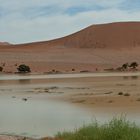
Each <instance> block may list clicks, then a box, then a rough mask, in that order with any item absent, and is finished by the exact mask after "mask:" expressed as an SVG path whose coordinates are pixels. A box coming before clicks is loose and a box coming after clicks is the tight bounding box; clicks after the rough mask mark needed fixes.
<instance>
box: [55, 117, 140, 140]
mask: <svg viewBox="0 0 140 140" xmlns="http://www.w3.org/2000/svg"><path fill="white" fill-rule="evenodd" d="M56 138H59V139H62V140H140V128H139V127H138V126H136V125H135V123H131V122H129V121H127V120H126V119H125V118H122V117H121V118H119V119H116V118H114V119H112V120H111V121H110V122H108V123H106V124H103V125H99V124H98V123H97V122H96V123H91V124H90V125H87V126H83V127H82V128H80V129H78V130H75V132H63V133H58V134H57V135H56Z"/></svg>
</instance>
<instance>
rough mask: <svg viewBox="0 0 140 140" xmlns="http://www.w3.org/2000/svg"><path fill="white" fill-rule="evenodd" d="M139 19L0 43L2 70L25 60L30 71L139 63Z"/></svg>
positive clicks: (101, 67) (9, 69)
mask: <svg viewBox="0 0 140 140" xmlns="http://www.w3.org/2000/svg"><path fill="white" fill-rule="evenodd" d="M139 51H140V22H120V23H110V24H101V25H93V26H90V27H88V28H86V29H84V30H82V31H79V32H77V33H74V34H72V35H69V36H66V37H63V38H59V39H55V40H51V41H42V42H33V43H28V44H19V45H6V46H5V45H0V61H1V62H5V63H6V66H5V71H16V67H15V66H14V64H15V63H17V64H20V63H26V64H28V65H30V66H31V69H32V71H33V72H35V71H36V72H47V71H50V70H51V69H56V70H58V71H70V70H71V69H72V68H75V69H76V70H78V71H80V70H95V69H96V68H98V69H106V68H111V67H118V66H119V65H121V64H122V63H125V62H132V61H137V62H138V63H140V57H139V56H140V52H139Z"/></svg>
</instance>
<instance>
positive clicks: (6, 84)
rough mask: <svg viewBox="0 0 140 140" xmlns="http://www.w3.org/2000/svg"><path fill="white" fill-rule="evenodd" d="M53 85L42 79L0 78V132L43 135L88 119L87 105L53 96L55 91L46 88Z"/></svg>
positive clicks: (68, 127) (62, 129)
mask: <svg viewBox="0 0 140 140" xmlns="http://www.w3.org/2000/svg"><path fill="white" fill-rule="evenodd" d="M60 85H61V84H60ZM53 86H54V85H53V84H49V83H45V81H44V80H43V81H39V80H37V81H34V80H32V81H30V79H28V80H21V79H18V80H14V81H12V79H11V81H9V80H3V79H1V80H0V133H1V134H14V135H24V136H29V137H45V136H53V135H55V134H57V132H58V131H65V130H73V129H75V128H78V127H79V126H82V125H83V124H85V123H89V122H91V119H92V113H91V112H90V111H88V110H87V109H82V108H80V107H76V106H75V105H72V104H69V103H67V102H60V101H57V100H53V99H52V98H51V97H52V96H56V95H54V94H49V93H46V92H45V88H51V87H53ZM57 86H59V85H58V84H57ZM55 94H57V93H55Z"/></svg>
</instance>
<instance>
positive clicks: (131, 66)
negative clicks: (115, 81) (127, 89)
mask: <svg viewBox="0 0 140 140" xmlns="http://www.w3.org/2000/svg"><path fill="white" fill-rule="evenodd" d="M138 66H139V64H138V63H137V62H132V63H130V64H129V63H124V64H122V66H121V67H118V68H116V70H117V71H127V70H137V67H138Z"/></svg>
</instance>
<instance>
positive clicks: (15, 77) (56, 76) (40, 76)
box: [0, 71, 140, 80]
mask: <svg viewBox="0 0 140 140" xmlns="http://www.w3.org/2000/svg"><path fill="white" fill-rule="evenodd" d="M128 76H140V72H139V71H136V72H97V73H96V72H94V73H67V74H65V73H64V74H37V73H36V74H1V77H0V80H19V79H21V80H22V79H64V78H86V77H87V78H88V77H89V78H91V77H128Z"/></svg>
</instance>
